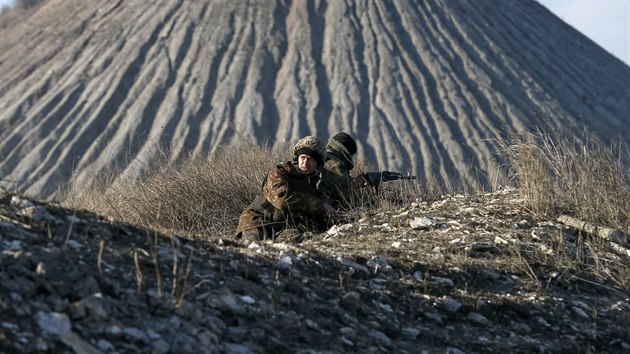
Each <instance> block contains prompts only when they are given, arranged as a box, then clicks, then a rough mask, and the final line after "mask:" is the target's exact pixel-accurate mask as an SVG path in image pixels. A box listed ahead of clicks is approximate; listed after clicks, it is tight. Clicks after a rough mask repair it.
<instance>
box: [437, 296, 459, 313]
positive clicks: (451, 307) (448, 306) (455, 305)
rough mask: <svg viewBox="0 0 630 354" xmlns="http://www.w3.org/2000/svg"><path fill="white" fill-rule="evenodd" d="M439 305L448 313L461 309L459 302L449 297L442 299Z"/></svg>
mask: <svg viewBox="0 0 630 354" xmlns="http://www.w3.org/2000/svg"><path fill="white" fill-rule="evenodd" d="M440 305H441V307H442V308H443V309H445V310H446V311H448V312H457V311H459V309H461V308H462V304H461V302H459V301H457V300H455V299H453V298H450V297H444V298H442V299H441V300H440Z"/></svg>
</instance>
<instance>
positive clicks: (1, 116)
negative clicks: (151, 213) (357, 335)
mask: <svg viewBox="0 0 630 354" xmlns="http://www.w3.org/2000/svg"><path fill="white" fill-rule="evenodd" d="M0 21H2V18H1V17H0ZM2 27H3V26H0V28H2ZM629 82H630V68H629V67H628V66H626V65H624V64H623V63H622V62H621V61H619V60H617V59H615V58H614V57H613V56H611V55H610V54H608V53H606V52H605V51H604V50H603V49H601V48H599V47H598V46H597V45H595V44H594V43H592V42H591V41H590V40H588V39H587V38H586V37H584V36H582V35H581V34H579V33H578V32H577V31H575V30H574V29H572V28H571V27H569V26H568V25H566V24H564V23H563V22H561V21H560V20H559V19H558V18H556V17H555V16H553V15H552V14H551V13H550V12H548V11H547V10H546V9H544V8H543V7H542V6H541V5H539V4H538V3H536V2H535V1H533V0H531V1H530V0H523V1H498V0H494V1H491V0H478V1H452V0H430V1H424V0H423V1H396V2H368V1H343V0H341V1H275V0H274V1H272V0H267V1H255V2H245V1H231V0H223V1H221V0H217V1H209V0H201V1H171V0H150V1H134V0H127V1H125V0H119V1H110V0H91V1H80V0H48V1H45V2H44V3H43V4H42V5H41V6H40V7H38V8H37V9H36V10H35V11H34V12H33V13H32V14H31V15H29V16H27V17H25V18H24V19H23V20H22V21H21V22H20V23H19V24H17V25H13V26H10V27H8V28H4V29H2V30H0V172H1V174H2V179H3V182H2V183H3V184H4V185H5V186H7V187H10V188H15V187H17V188H18V189H19V190H23V191H26V192H28V193H30V194H33V195H42V196H47V195H50V194H51V193H53V192H54V191H55V190H56V188H57V187H58V186H59V185H61V184H63V183H65V182H66V181H67V180H68V179H69V177H70V176H71V175H72V174H74V175H75V176H76V177H78V179H79V181H81V183H85V182H87V181H89V180H90V179H91V178H93V176H94V174H95V173H98V172H101V171H103V170H107V169H110V168H111V167H112V166H114V165H116V166H117V167H118V168H120V169H121V170H124V171H126V173H129V174H131V175H133V174H135V173H138V172H140V171H141V170H142V169H143V168H144V166H146V165H147V164H149V163H150V162H151V161H153V159H154V158H155V155H156V150H157V147H158V146H162V145H167V146H169V150H171V151H172V153H173V158H177V157H181V156H183V155H185V154H186V153H188V152H189V151H193V152H198V153H208V152H211V151H212V150H213V149H215V148H217V147H218V146H224V145H226V144H229V143H230V142H234V143H237V144H239V143H242V141H244V140H247V141H252V142H256V143H262V142H271V143H272V144H275V143H285V142H287V141H289V142H290V141H295V140H297V139H298V138H299V137H301V136H303V135H306V134H316V135H318V136H320V137H321V138H323V139H326V138H328V137H329V136H331V135H333V134H335V133H337V132H338V131H342V130H343V131H347V132H349V133H351V134H353V135H354V136H356V137H357V139H358V140H359V145H360V154H361V155H362V156H363V157H364V158H365V159H366V160H373V161H376V162H377V163H378V164H379V165H380V167H382V168H387V169H393V170H401V171H404V172H407V171H411V172H412V173H416V174H419V175H421V176H422V175H427V174H431V173H433V174H438V175H439V176H440V178H443V179H445V180H446V181H447V182H455V183H459V181H460V178H463V180H464V181H466V179H467V178H471V179H476V178H477V177H478V178H479V179H480V180H481V181H482V182H483V181H484V180H485V178H486V177H487V176H492V175H494V173H495V167H494V164H493V151H494V144H493V142H492V140H489V138H493V137H496V136H497V135H498V134H500V132H501V131H502V130H503V129H507V128H513V129H517V130H523V129H531V128H533V127H534V126H536V125H538V124H540V123H542V122H549V121H553V122H555V123H557V124H559V125H560V126H562V127H564V129H566V130H567V131H568V132H579V131H580V130H581V129H582V128H583V127H585V126H586V127H590V128H592V129H593V130H595V132H596V135H599V136H602V137H604V138H617V137H623V138H625V137H627V136H630V120H629V117H628V110H629V108H630V107H629V104H630V85H628V83H629ZM576 136H577V135H576ZM470 171H474V172H475V173H470ZM476 174H478V176H476Z"/></svg>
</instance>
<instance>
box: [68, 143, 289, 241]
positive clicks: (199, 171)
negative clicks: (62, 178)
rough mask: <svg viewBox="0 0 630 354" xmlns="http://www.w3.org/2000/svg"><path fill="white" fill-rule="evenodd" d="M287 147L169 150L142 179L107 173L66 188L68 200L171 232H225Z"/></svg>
mask: <svg viewBox="0 0 630 354" xmlns="http://www.w3.org/2000/svg"><path fill="white" fill-rule="evenodd" d="M281 151H289V150H288V149H283V150H281V149H275V150H272V149H268V148H264V147H260V146H254V145H247V146H243V147H238V148H233V147H231V148H226V149H224V150H222V151H218V152H217V153H215V154H213V155H212V156H210V157H209V158H204V157H199V156H194V155H191V156H189V157H188V158H187V159H186V160H185V161H183V162H179V163H169V162H167V161H168V159H167V157H166V156H164V158H162V161H163V163H157V167H156V168H154V169H152V170H151V171H150V172H148V173H147V174H145V175H144V176H142V177H141V178H139V179H133V180H126V181H115V180H114V178H113V176H114V175H115V174H114V173H112V174H111V175H110V176H101V178H99V179H97V180H95V182H93V183H92V185H91V186H90V187H89V188H87V189H85V190H83V191H81V192H74V193H66V197H65V198H63V199H64V204H66V205H68V206H70V207H74V208H82V209H87V210H90V211H94V212H97V213H100V214H104V215H109V216H113V217H115V218H117V219H121V220H124V221H127V222H131V223H134V224H138V225H142V226H147V227H151V228H154V229H158V230H161V231H165V232H175V233H180V234H185V235H189V236H193V235H197V236H198V235H203V237H209V238H215V237H222V236H226V234H229V233H230V232H232V231H233V229H234V228H235V226H236V224H237V223H238V216H239V215H240V213H241V211H242V210H243V209H244V207H245V206H247V205H248V204H249V203H250V202H251V201H252V200H253V199H254V197H255V196H256V195H257V194H258V193H259V192H260V185H261V183H262V180H263V177H264V176H265V174H266V172H267V170H268V169H269V168H270V167H271V166H273V165H274V164H277V163H280V162H282V161H284V160H286V159H287V157H286V156H283V155H282V153H281Z"/></svg>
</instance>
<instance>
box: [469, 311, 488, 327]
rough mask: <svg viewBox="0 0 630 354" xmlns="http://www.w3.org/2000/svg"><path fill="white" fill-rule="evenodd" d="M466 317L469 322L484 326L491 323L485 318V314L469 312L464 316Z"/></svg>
mask: <svg viewBox="0 0 630 354" xmlns="http://www.w3.org/2000/svg"><path fill="white" fill-rule="evenodd" d="M466 319H468V320H469V321H471V322H474V323H477V324H480V325H484V326H488V325H490V324H491V322H490V321H489V320H488V319H487V318H486V316H484V315H481V314H478V313H476V312H471V313H469V314H468V316H466Z"/></svg>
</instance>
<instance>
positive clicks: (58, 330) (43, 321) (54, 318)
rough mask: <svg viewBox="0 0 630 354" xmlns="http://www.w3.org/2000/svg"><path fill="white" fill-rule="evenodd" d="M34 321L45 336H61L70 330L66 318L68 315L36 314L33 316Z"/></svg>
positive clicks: (69, 324)
mask: <svg viewBox="0 0 630 354" xmlns="http://www.w3.org/2000/svg"><path fill="white" fill-rule="evenodd" d="M35 320H36V321H37V324H38V325H39V328H40V329H41V330H42V332H44V333H45V334H52V335H56V336H61V335H63V334H64V333H67V332H70V330H71V328H72V325H71V323H70V319H69V318H68V315H66V314H65V313H58V312H51V313H44V312H38V313H36V314H35Z"/></svg>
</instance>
